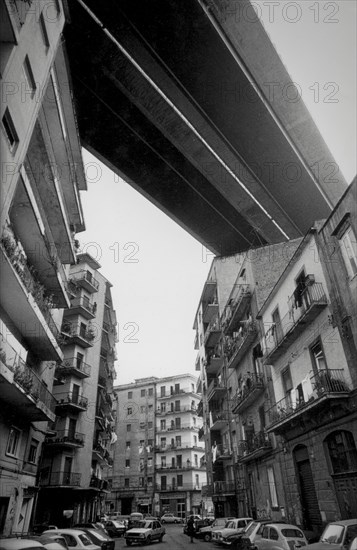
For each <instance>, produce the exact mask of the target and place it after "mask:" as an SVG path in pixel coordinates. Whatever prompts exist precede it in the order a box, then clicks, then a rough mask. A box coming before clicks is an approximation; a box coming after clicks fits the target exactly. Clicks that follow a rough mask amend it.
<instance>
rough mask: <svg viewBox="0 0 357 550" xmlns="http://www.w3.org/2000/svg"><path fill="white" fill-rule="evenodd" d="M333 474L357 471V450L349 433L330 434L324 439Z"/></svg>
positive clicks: (343, 431) (342, 431)
mask: <svg viewBox="0 0 357 550" xmlns="http://www.w3.org/2000/svg"><path fill="white" fill-rule="evenodd" d="M325 448H327V451H328V455H329V458H330V463H331V467H332V473H333V474H342V473H345V472H351V471H356V470H357V449H356V444H355V442H354V439H353V435H352V433H351V432H347V431H345V430H341V431H338V432H332V433H331V434H330V435H328V436H327V437H326V439H325Z"/></svg>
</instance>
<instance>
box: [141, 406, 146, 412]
mask: <svg viewBox="0 0 357 550" xmlns="http://www.w3.org/2000/svg"><path fill="white" fill-rule="evenodd" d="M140 412H141V413H144V412H145V405H141V407H140Z"/></svg>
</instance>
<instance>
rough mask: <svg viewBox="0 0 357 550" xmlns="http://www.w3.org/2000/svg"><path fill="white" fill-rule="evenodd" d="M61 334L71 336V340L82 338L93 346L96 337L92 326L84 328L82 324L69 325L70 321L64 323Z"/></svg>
mask: <svg viewBox="0 0 357 550" xmlns="http://www.w3.org/2000/svg"><path fill="white" fill-rule="evenodd" d="M61 332H62V333H63V334H64V335H65V336H69V337H71V338H74V337H79V338H82V339H83V340H86V341H87V342H88V343H89V344H90V345H92V342H93V340H94V339H95V337H96V333H95V330H94V329H93V327H92V326H89V327H88V326H86V327H84V326H83V325H81V324H80V323H78V324H76V323H69V322H68V321H64V322H63V324H62V328H61Z"/></svg>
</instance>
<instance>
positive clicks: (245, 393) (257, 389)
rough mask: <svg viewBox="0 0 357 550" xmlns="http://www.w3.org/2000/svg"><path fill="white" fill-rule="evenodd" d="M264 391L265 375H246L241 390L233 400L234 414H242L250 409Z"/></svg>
mask: <svg viewBox="0 0 357 550" xmlns="http://www.w3.org/2000/svg"><path fill="white" fill-rule="evenodd" d="M263 391H264V379H263V375H262V374H255V373H254V374H253V373H250V374H246V375H245V376H244V378H243V380H242V385H241V389H240V390H239V391H238V392H237V393H236V395H235V396H234V397H233V399H232V412H233V413H240V412H242V411H243V410H244V409H246V408H247V407H249V406H250V405H251V404H252V403H253V402H254V401H255V399H256V397H257V396H258V395H260V394H261V393H262V392H263Z"/></svg>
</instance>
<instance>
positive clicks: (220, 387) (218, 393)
mask: <svg viewBox="0 0 357 550" xmlns="http://www.w3.org/2000/svg"><path fill="white" fill-rule="evenodd" d="M226 391H227V389H226V387H225V385H224V384H223V382H220V381H219V380H217V379H216V378H215V379H214V380H212V382H210V384H209V386H208V389H207V399H208V400H209V401H210V400H211V399H213V398H214V397H222V396H224V395H225V393H226Z"/></svg>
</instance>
